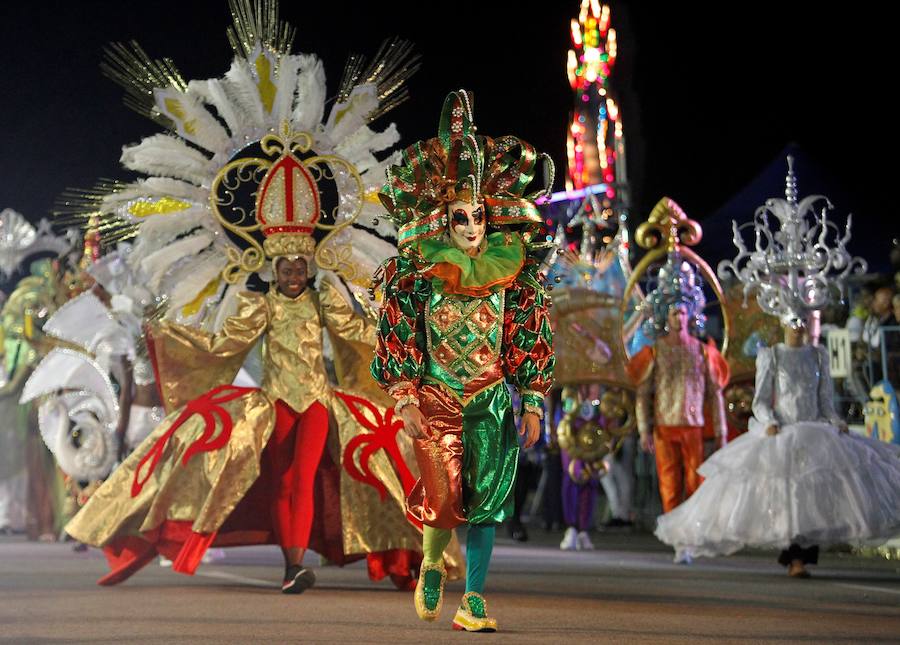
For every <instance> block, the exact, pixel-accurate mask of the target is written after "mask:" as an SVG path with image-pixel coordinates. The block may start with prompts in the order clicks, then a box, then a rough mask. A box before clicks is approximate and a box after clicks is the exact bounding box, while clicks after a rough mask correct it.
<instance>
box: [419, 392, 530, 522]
mask: <svg viewBox="0 0 900 645" xmlns="http://www.w3.org/2000/svg"><path fill="white" fill-rule="evenodd" d="M419 395H420V397H421V399H422V404H421V410H422V413H423V414H424V415H425V416H426V418H427V419H428V424H429V432H430V435H431V436H430V437H428V438H425V439H419V440H416V441H415V442H414V444H413V445H414V447H415V450H416V461H417V463H418V464H419V469H420V471H421V475H420V479H419V481H418V482H417V483H416V485H415V487H414V488H413V490H412V492H411V493H410V494H409V498H408V499H407V508H408V509H409V512H410V513H411V514H412V515H413V516H414V517H415V518H417V519H419V520H420V521H422V522H423V523H425V524H427V525H428V526H434V527H437V528H447V529H449V528H453V527H455V526H458V525H460V524H463V523H465V522H469V523H472V524H488V523H496V522H502V521H503V520H505V519H506V518H507V517H509V515H510V513H511V512H512V501H513V500H512V497H511V496H510V491H511V490H512V486H513V483H514V482H515V478H516V466H517V463H518V454H519V448H518V443H517V441H516V427H515V423H514V421H513V415H512V408H511V406H510V403H509V391H508V390H507V389H506V386H505V385H504V384H503V383H498V384H497V385H495V386H494V387H492V388H489V389H488V390H485V391H484V392H481V393H480V394H478V395H476V396H475V397H474V398H473V399H472V400H471V401H470V402H469V403H468V404H467V405H466V406H462V405H460V403H459V401H458V400H457V399H456V397H455V396H453V395H452V394H450V393H449V392H448V391H447V390H446V389H445V388H443V387H442V386H440V385H431V384H426V385H424V386H422V388H421V389H420V391H419Z"/></svg>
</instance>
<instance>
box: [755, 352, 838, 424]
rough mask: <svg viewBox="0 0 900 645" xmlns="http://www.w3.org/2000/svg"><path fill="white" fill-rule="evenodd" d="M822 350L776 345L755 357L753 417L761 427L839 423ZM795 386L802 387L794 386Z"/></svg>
mask: <svg viewBox="0 0 900 645" xmlns="http://www.w3.org/2000/svg"><path fill="white" fill-rule="evenodd" d="M827 368H828V355H827V353H826V349H825V348H824V347H813V346H811V345H804V346H803V347H796V348H794V347H788V346H787V345H785V344H783V343H778V344H777V345H776V346H775V347H771V348H768V347H767V348H764V349H761V350H760V351H759V354H758V356H757V358H756V391H755V393H754V397H753V416H754V417H756V419H757V420H758V421H759V422H760V423H761V424H763V425H767V426H768V425H778V426H781V425H787V424H790V423H797V422H798V421H823V422H825V423H830V424H832V425H837V424H838V423H839V422H840V417H839V416H838V415H837V413H835V411H834V404H833V391H832V385H831V380H830V379H829V378H823V373H824V372H825V370H827ZM798 383H803V384H805V385H804V386H803V387H797V384H798Z"/></svg>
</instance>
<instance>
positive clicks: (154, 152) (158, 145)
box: [120, 134, 218, 186]
mask: <svg viewBox="0 0 900 645" xmlns="http://www.w3.org/2000/svg"><path fill="white" fill-rule="evenodd" d="M120 161H121V162H122V165H123V166H125V167H126V168H128V169H129V170H134V171H136V172H142V173H145V174H148V175H160V176H162V177H172V178H174V179H184V180H185V181H189V182H191V183H194V184H197V185H198V186H202V185H203V183H204V181H206V180H208V179H209V177H210V176H211V175H215V172H216V170H217V169H218V168H217V166H215V165H214V164H213V163H212V161H211V160H210V159H208V158H207V157H206V156H205V155H204V154H203V153H202V152H200V151H199V150H197V149H196V148H192V147H191V146H189V145H188V144H186V143H185V142H184V141H182V140H181V139H178V138H176V137H173V136H171V135H168V134H154V135H152V136H149V137H147V138H145V139H143V140H142V141H141V142H140V143H137V144H135V145H132V146H126V147H124V148H122V157H121V160H120Z"/></svg>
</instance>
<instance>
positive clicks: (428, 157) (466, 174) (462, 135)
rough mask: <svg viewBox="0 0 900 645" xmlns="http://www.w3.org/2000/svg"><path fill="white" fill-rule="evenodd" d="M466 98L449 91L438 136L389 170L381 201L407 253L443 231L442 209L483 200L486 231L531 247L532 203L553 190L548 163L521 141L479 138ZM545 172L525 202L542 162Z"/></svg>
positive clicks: (535, 222) (536, 217) (535, 224)
mask: <svg viewBox="0 0 900 645" xmlns="http://www.w3.org/2000/svg"><path fill="white" fill-rule="evenodd" d="M472 103H473V98H472V94H471V93H470V92H467V91H466V90H458V91H455V92H451V93H450V94H449V95H448V96H447V98H446V99H445V100H444V108H443V110H442V111H441V120H440V124H439V126H438V136H437V137H434V138H432V139H427V140H425V141H419V142H417V143H415V144H413V145H412V146H410V147H409V148H407V149H406V150H404V151H403V158H402V163H401V165H398V166H392V167H391V168H389V169H388V171H387V184H386V185H385V187H384V188H383V189H382V191H381V201H382V203H383V204H384V205H385V206H386V207H387V209H388V211H389V212H390V213H391V217H392V219H393V221H394V223H395V224H396V225H397V228H398V237H397V242H398V247H399V249H400V251H401V253H402V252H404V251H406V252H409V251H410V250H412V249H413V248H414V247H415V245H416V244H417V243H418V242H421V241H422V240H425V239H429V238H435V237H439V236H442V235H443V234H444V233H445V232H446V230H447V204H449V203H450V202H452V201H454V200H457V199H459V200H463V201H482V202H483V203H484V207H485V212H486V214H487V226H488V230H491V229H494V230H497V229H500V228H502V227H510V226H514V227H517V228H521V229H523V239H524V241H525V242H526V243H528V242H530V241H531V238H532V237H533V235H534V232H535V231H536V230H537V229H538V228H539V227H540V225H541V216H540V214H539V213H538V210H537V208H536V207H535V204H534V199H535V198H536V197H539V196H540V195H541V194H542V193H546V192H548V191H549V189H550V187H551V186H552V184H553V162H552V161H551V159H550V158H549V157H548V156H547V155H546V154H540V155H539V154H538V153H537V152H536V151H535V149H534V147H533V146H531V145H530V144H529V143H526V142H525V141H522V140H521V139H519V138H518V137H513V136H503V137H499V138H497V139H492V138H490V137H486V136H482V135H478V134H476V131H477V128H476V127H475V119H474V115H473V112H472ZM542 159H543V160H545V163H546V164H547V168H548V170H549V173H548V179H549V181H548V182H547V187H546V188H545V189H544V190H542V191H539V192H538V193H535V194H531V195H526V194H525V190H526V188H527V187H528V185H529V184H530V183H531V181H532V179H533V178H534V175H535V172H536V170H537V167H538V162H539V161H540V160H542Z"/></svg>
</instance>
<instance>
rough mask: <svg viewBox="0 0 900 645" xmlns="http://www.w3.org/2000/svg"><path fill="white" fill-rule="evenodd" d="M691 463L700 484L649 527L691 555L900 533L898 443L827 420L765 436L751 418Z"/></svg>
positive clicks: (880, 539) (852, 541) (878, 539)
mask: <svg viewBox="0 0 900 645" xmlns="http://www.w3.org/2000/svg"><path fill="white" fill-rule="evenodd" d="M751 423H752V422H751ZM699 472H700V474H701V475H702V476H703V477H704V478H705V480H704V482H703V484H701V486H700V488H698V489H697V491H696V492H695V493H694V494H693V495H692V496H691V497H690V499H688V500H687V501H685V502H684V503H683V504H681V505H680V506H678V507H677V508H676V509H674V510H673V511H671V512H670V513H666V514H665V515H662V516H660V518H659V520H658V522H657V528H656V536H657V537H658V538H659V539H660V540H662V541H663V542H665V543H666V544H670V545H672V546H674V547H676V548H679V549H689V550H690V551H691V552H692V553H693V555H695V556H715V555H727V554H730V553H734V552H735V551H738V550H739V549H741V548H743V547H745V546H753V547H762V548H776V549H783V548H787V547H788V546H789V545H790V544H791V543H797V544H799V545H801V546H810V545H813V544H819V545H827V544H836V543H850V544H858V543H881V542H884V541H885V540H887V539H890V538H892V537H894V536H897V535H900V449H898V447H897V446H892V445H890V444H886V443H883V442H880V441H876V440H873V439H868V438H865V437H860V436H857V435H853V434H841V433H840V432H839V431H838V430H837V428H835V427H834V426H831V425H829V424H826V423H809V422H801V423H795V424H791V425H786V426H783V427H782V428H781V430H780V431H779V433H778V434H777V435H775V436H772V437H770V436H767V435H766V434H765V432H764V430H763V428H762V427H760V425H759V424H758V423H756V424H753V425H752V426H751V431H750V432H748V433H747V434H744V435H742V436H740V437H738V438H737V439H735V440H734V441H733V442H732V443H730V444H729V445H728V446H726V447H725V448H723V449H722V450H719V451H718V452H716V453H715V454H713V455H712V457H710V458H709V459H708V460H707V461H706V462H704V463H703V465H702V466H701V467H700V469H699Z"/></svg>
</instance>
